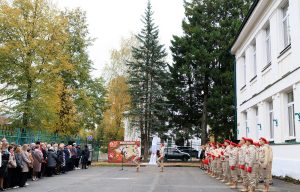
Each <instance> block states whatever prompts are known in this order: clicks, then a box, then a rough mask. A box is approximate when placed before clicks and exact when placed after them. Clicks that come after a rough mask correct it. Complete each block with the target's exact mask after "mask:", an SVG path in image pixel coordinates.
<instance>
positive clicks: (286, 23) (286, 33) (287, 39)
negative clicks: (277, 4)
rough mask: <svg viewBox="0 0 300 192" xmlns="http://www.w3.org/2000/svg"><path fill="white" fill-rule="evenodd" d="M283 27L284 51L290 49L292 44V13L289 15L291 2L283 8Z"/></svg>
mask: <svg viewBox="0 0 300 192" xmlns="http://www.w3.org/2000/svg"><path fill="white" fill-rule="evenodd" d="M281 11H282V27H283V49H285V48H286V47H289V46H290V44H291V33H290V28H291V26H290V13H289V2H286V3H285V4H284V5H283V6H282V7H281Z"/></svg>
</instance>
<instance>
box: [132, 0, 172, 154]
mask: <svg viewBox="0 0 300 192" xmlns="http://www.w3.org/2000/svg"><path fill="white" fill-rule="evenodd" d="M142 21H143V23H144V27H143V28H142V30H141V32H140V33H139V34H138V35H137V36H136V38H137V39H138V41H139V46H137V47H133V50H132V54H133V62H128V74H129V80H128V83H129V85H130V88H129V89H130V93H131V96H132V109H131V113H130V114H131V115H132V116H133V117H134V119H136V121H135V122H134V123H135V126H137V127H139V128H140V131H141V139H142V144H143V149H144V151H148V149H149V142H150V136H151V134H152V133H154V132H157V131H162V129H163V128H164V127H165V122H163V120H164V118H163V117H164V116H163V114H165V113H166V107H165V97H164V94H163V90H162V87H161V84H162V83H164V82H165V80H166V76H165V75H166V72H165V70H166V63H165V57H166V55H167V54H166V51H165V49H164V48H163V45H161V44H160V43H159V40H158V38H159V36H158V35H159V30H158V27H157V26H156V25H155V24H154V21H153V11H152V6H151V3H150V1H148V5H147V8H146V11H145V15H144V16H143V19H142ZM144 155H145V157H147V155H148V154H147V153H144Z"/></svg>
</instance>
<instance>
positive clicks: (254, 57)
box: [252, 44, 257, 77]
mask: <svg viewBox="0 0 300 192" xmlns="http://www.w3.org/2000/svg"><path fill="white" fill-rule="evenodd" d="M252 62H253V77H255V76H256V75H257V71H256V68H257V66H256V45H255V44H253V61H252Z"/></svg>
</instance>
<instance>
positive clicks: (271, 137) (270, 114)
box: [269, 101, 274, 140]
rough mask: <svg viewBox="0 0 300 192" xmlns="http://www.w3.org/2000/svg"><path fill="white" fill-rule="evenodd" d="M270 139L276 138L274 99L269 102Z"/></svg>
mask: <svg viewBox="0 0 300 192" xmlns="http://www.w3.org/2000/svg"><path fill="white" fill-rule="evenodd" d="M269 121H270V140H274V115H273V101H271V102H269Z"/></svg>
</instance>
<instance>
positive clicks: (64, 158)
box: [0, 138, 90, 191]
mask: <svg viewBox="0 0 300 192" xmlns="http://www.w3.org/2000/svg"><path fill="white" fill-rule="evenodd" d="M0 149H1V155H0V191H4V190H6V189H9V188H19V187H25V186H27V185H28V183H27V181H28V179H31V180H32V181H38V180H39V179H41V178H43V177H45V176H47V177H52V176H53V175H59V174H65V173H67V172H68V171H72V170H75V169H81V168H80V167H79V165H80V163H81V165H82V169H87V168H88V165H89V163H90V162H89V157H90V151H89V149H88V146H87V145H85V146H84V148H83V149H81V146H80V145H76V144H75V143H73V144H68V145H65V144H64V143H60V144H58V143H51V144H47V143H41V142H39V141H38V142H36V143H31V144H24V145H22V146H21V145H17V144H14V143H10V144H9V143H8V141H7V140H6V139H5V138H3V139H2V141H1V142H0Z"/></svg>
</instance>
